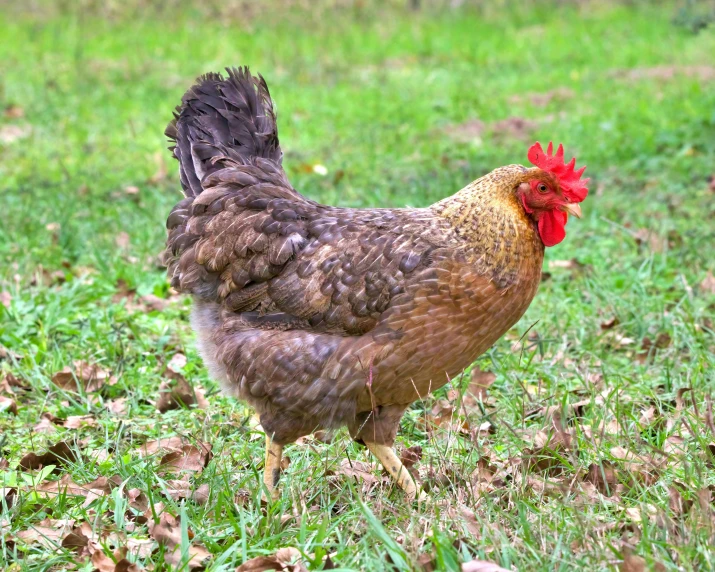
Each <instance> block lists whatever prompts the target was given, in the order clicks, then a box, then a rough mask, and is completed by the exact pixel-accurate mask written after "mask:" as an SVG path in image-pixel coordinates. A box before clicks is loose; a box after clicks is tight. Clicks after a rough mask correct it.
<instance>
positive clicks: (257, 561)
mask: <svg viewBox="0 0 715 572" xmlns="http://www.w3.org/2000/svg"><path fill="white" fill-rule="evenodd" d="M265 570H278V571H280V572H308V569H307V568H306V566H305V564H304V563H303V561H302V555H301V553H300V551H299V550H298V549H297V548H280V549H279V550H278V551H276V553H275V554H273V555H271V556H257V557H256V558H251V559H250V560H246V561H245V562H244V563H243V564H241V565H240V566H239V567H238V568H236V572H264V571H265Z"/></svg>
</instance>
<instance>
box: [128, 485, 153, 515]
mask: <svg viewBox="0 0 715 572" xmlns="http://www.w3.org/2000/svg"><path fill="white" fill-rule="evenodd" d="M127 500H128V501H129V506H130V507H132V508H133V509H136V510H138V511H140V512H146V511H147V510H149V498H148V497H147V496H146V495H145V494H144V492H143V491H141V490H139V489H129V490H128V491H127Z"/></svg>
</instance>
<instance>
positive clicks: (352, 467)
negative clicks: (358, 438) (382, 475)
mask: <svg viewBox="0 0 715 572" xmlns="http://www.w3.org/2000/svg"><path fill="white" fill-rule="evenodd" d="M335 474H336V475H344V476H346V477H352V478H355V479H358V480H360V481H363V482H365V483H368V484H374V483H377V482H379V480H380V479H378V478H377V477H376V476H375V474H374V468H373V466H372V465H371V464H370V463H364V462H362V461H351V460H350V459H342V460H341V461H340V468H339V469H336V470H335Z"/></svg>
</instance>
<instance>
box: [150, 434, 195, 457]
mask: <svg viewBox="0 0 715 572" xmlns="http://www.w3.org/2000/svg"><path fill="white" fill-rule="evenodd" d="M186 444H187V441H186V439H185V438H184V437H180V436H179V435H174V436H172V437H164V438H163V439H157V440H156V441H147V442H146V443H144V445H142V446H141V447H140V448H139V452H140V453H141V454H142V455H153V454H155V453H158V452H159V451H181V450H182V449H183V447H184V445H186Z"/></svg>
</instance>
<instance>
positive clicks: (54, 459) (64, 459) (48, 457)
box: [19, 441, 79, 471]
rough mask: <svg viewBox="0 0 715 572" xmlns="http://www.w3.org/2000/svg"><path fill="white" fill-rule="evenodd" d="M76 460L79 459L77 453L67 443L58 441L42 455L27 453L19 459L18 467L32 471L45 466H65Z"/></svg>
mask: <svg viewBox="0 0 715 572" xmlns="http://www.w3.org/2000/svg"><path fill="white" fill-rule="evenodd" d="M78 460H79V457H78V455H77V453H76V452H75V451H73V450H72V448H70V445H69V443H67V441H60V442H59V443H55V444H54V445H52V446H51V447H49V448H48V449H47V451H46V452H45V453H43V454H42V455H37V454H36V453H34V452H33V453H28V454H27V455H25V456H24V457H23V458H22V459H20V465H19V466H20V468H21V469H24V470H26V471H34V470H36V469H41V468H42V467H46V466H47V465H56V466H57V467H61V466H66V465H69V464H72V463H75V462H77V461H78ZM56 470H58V469H56Z"/></svg>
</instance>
